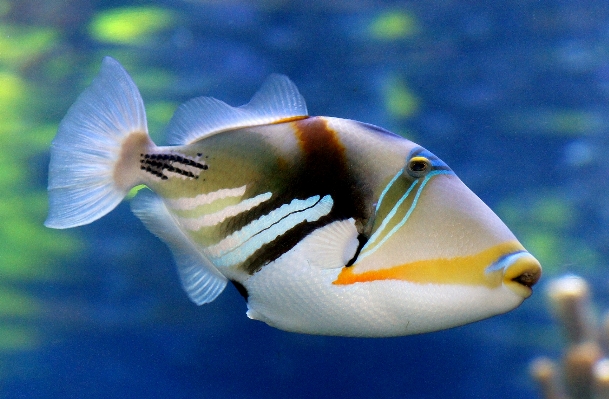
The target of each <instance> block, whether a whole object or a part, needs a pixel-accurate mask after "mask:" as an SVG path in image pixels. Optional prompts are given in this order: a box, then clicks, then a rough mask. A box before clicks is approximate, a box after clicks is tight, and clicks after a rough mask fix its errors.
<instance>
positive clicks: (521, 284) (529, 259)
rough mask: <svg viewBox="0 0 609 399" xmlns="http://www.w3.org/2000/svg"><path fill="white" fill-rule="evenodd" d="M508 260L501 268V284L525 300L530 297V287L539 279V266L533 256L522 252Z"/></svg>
mask: <svg viewBox="0 0 609 399" xmlns="http://www.w3.org/2000/svg"><path fill="white" fill-rule="evenodd" d="M509 258H511V259H509ZM509 258H508V259H506V260H507V262H506V265H505V267H504V268H503V284H504V285H505V286H506V287H508V288H509V289H510V290H512V291H513V292H514V293H515V294H517V295H520V296H522V297H523V298H524V299H526V298H528V297H529V296H531V294H532V293H533V290H532V287H533V286H534V285H535V284H536V283H537V281H539V278H540V277H541V265H540V264H539V261H538V260H537V259H536V258H535V257H534V256H533V255H531V254H530V253H528V252H524V251H523V252H518V253H516V254H513V255H511V256H509Z"/></svg>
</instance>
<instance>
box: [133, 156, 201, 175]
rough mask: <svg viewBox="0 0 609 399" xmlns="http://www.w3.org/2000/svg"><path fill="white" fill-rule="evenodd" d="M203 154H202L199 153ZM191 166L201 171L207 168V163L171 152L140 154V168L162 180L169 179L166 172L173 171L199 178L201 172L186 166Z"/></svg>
mask: <svg viewBox="0 0 609 399" xmlns="http://www.w3.org/2000/svg"><path fill="white" fill-rule="evenodd" d="M198 156H199V157H200V156H202V154H198ZM186 166H188V167H191V168H194V169H195V170H198V172H199V173H200V172H201V171H203V170H207V165H205V164H202V163H200V162H198V160H195V159H191V158H189V157H187V156H182V155H177V154H173V153H169V154H162V153H161V154H140V169H141V170H143V171H146V172H148V173H150V174H152V175H154V176H156V177H159V178H161V179H162V180H167V179H168V176H167V175H166V174H165V172H166V171H167V172H173V173H177V174H179V175H182V176H184V177H186V178H190V179H198V178H199V173H197V174H195V173H193V172H192V171H191V170H188V169H185V168H184V167H186Z"/></svg>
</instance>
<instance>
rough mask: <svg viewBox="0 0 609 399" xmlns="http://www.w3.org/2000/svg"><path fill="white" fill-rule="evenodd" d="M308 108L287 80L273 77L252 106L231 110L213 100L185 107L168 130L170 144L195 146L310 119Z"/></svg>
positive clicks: (221, 102)
mask: <svg viewBox="0 0 609 399" xmlns="http://www.w3.org/2000/svg"><path fill="white" fill-rule="evenodd" d="M307 115H308V112H307V105H306V103H305V100H304V98H303V97H302V96H301V95H300V93H299V92H298V89H297V88H296V86H295V85H294V83H292V81H291V80H290V79H288V77H287V76H284V75H279V74H273V75H271V76H269V77H268V78H267V79H266V81H265V82H264V83H263V85H262V87H261V88H260V90H258V92H257V93H256V94H255V95H254V96H253V97H252V99H251V100H250V102H249V103H247V104H245V105H242V106H241V107H231V106H230V105H228V104H226V103H225V102H223V101H220V100H217V99H215V98H211V97H198V98H194V99H192V100H190V101H187V102H186V103H184V104H182V105H181V106H180V107H179V108H178V109H177V111H176V113H175V115H174V116H173V118H172V119H171V121H170V122H169V126H168V127H167V141H168V143H169V144H172V145H173V144H176V145H183V144H191V143H193V142H195V141H198V140H200V139H202V138H204V137H208V136H211V135H213V134H217V133H220V132H223V131H227V130H232V129H237V128H242V127H249V126H258V125H264V124H270V123H274V122H277V121H281V120H284V119H290V118H297V117H306V116H307Z"/></svg>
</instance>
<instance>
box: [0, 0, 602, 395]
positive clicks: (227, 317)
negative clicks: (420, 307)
mask: <svg viewBox="0 0 609 399" xmlns="http://www.w3.org/2000/svg"><path fill="white" fill-rule="evenodd" d="M0 6H1V7H0V13H1V14H0V15H2V24H3V25H4V26H9V27H19V29H36V28H45V29H51V30H52V31H53V32H55V34H56V35H55V36H54V38H53V40H52V43H51V44H47V45H46V46H45V47H44V48H42V49H40V50H39V53H36V55H35V56H32V57H31V59H28V60H27V61H28V62H22V61H21V59H19V61H17V59H16V58H15V60H14V62H13V61H12V60H11V59H8V61H7V60H4V61H3V64H2V65H3V66H2V68H3V69H2V71H10V72H11V73H14V74H16V75H17V76H20V77H21V78H22V79H23V80H24V81H27V82H28V85H29V87H30V88H31V90H30V91H28V93H29V94H28V95H31V97H30V98H29V99H28V101H25V102H24V105H23V110H22V114H23V115H25V116H24V118H28V117H29V118H30V119H29V120H28V124H26V126H25V127H23V126H22V127H20V129H22V133H21V134H22V135H23V136H22V137H25V138H27V140H32V141H36V142H38V141H40V140H43V141H44V142H45V145H44V146H41V147H40V149H39V150H36V151H32V153H31V155H29V156H28V157H27V159H26V160H25V161H24V162H23V163H21V164H18V165H20V167H22V168H23V170H25V171H26V172H27V174H26V176H27V184H26V183H25V182H23V181H22V180H20V184H26V186H25V187H26V189H24V192H23V193H20V194H19V195H23V196H24V198H25V197H26V196H28V195H35V196H41V195H42V193H43V190H44V187H45V186H46V167H47V164H48V145H49V144H50V140H51V138H52V136H53V133H54V129H55V128H56V126H57V124H58V123H59V121H60V119H61V117H62V116H63V115H64V114H65V112H66V110H67V108H68V107H69V105H70V104H71V103H72V102H73V101H74V100H75V98H76V97H77V95H78V94H79V93H80V92H81V91H82V89H83V88H84V87H86V85H88V84H89V83H90V81H91V79H92V77H93V76H94V74H95V73H96V72H97V70H98V69H99V65H100V63H101V59H102V57H103V56H104V55H111V56H113V57H115V58H117V59H118V60H119V61H120V62H121V63H123V64H124V65H125V67H126V68H127V70H128V71H129V72H130V73H131V75H132V76H133V78H134V80H135V81H136V83H137V84H138V85H139V86H140V89H141V91H142V96H143V98H144V101H145V103H146V105H147V110H148V113H149V116H150V118H151V120H150V128H151V131H152V134H153V136H154V138H155V140H157V141H161V140H162V139H161V138H162V133H163V131H162V128H163V125H164V123H166V121H167V118H168V117H169V116H170V115H171V112H172V110H173V109H175V106H177V105H178V104H179V103H181V102H183V101H185V100H187V99H189V98H192V97H194V96H199V95H208V96H214V97H217V98H219V99H222V100H224V101H226V102H228V103H229V104H232V105H240V104H243V103H245V102H247V101H248V100H249V98H250V96H251V95H252V94H253V93H254V92H255V91H256V89H257V88H258V87H259V85H260V83H261V82H262V80H263V79H264V78H265V77H266V76H268V75H269V74H270V73H273V72H279V73H284V74H286V75H288V76H289V77H290V78H291V79H292V80H293V81H294V82H295V83H296V85H297V86H298V87H299V89H300V91H301V93H302V94H303V95H304V97H305V99H306V100H307V104H308V108H309V112H310V114H311V115H329V116H336V117H343V118H350V119H356V120H360V121H364V122H367V123H373V124H376V125H379V126H383V127H385V128H387V129H389V130H392V131H394V132H396V133H399V134H402V135H405V136H407V137H409V138H411V139H413V140H414V141H416V142H418V143H419V144H421V145H423V146H425V147H426V148H428V149H429V150H431V151H432V152H434V153H435V154H436V155H438V156H439V157H440V158H442V159H443V160H444V161H445V162H446V163H448V164H449V165H450V166H451V167H452V169H453V170H454V171H455V172H456V173H457V174H458V176H459V177H460V178H461V179H462V180H463V181H464V182H465V183H466V184H467V185H468V186H469V187H470V188H472V190H473V191H474V192H476V193H477V194H478V195H479V196H480V197H481V198H482V199H483V200H484V201H485V202H486V203H487V204H489V205H490V206H491V207H492V208H493V209H495V210H497V212H498V213H499V214H500V216H502V217H503V218H504V219H505V220H506V222H507V224H508V225H509V226H510V227H511V228H512V229H513V230H514V231H515V233H516V235H517V236H518V237H519V238H522V241H523V243H524V244H525V246H527V247H528V248H529V249H531V251H532V252H534V253H535V254H536V255H538V256H539V258H540V259H541V260H542V262H544V267H545V271H546V275H545V276H544V278H545V279H547V278H549V277H551V276H556V275H559V274H561V273H564V272H568V271H571V272H577V273H579V274H582V275H583V276H585V277H586V278H588V279H589V281H590V282H591V284H592V286H593V290H594V292H595V295H596V297H597V298H600V300H601V304H600V305H599V306H600V307H602V301H603V300H604V301H605V302H606V299H607V296H608V295H607V292H608V291H609V285H608V284H607V282H608V281H607V277H606V272H605V270H606V266H605V265H606V264H607V263H608V262H607V260H608V255H609V254H608V251H607V248H608V246H607V243H608V242H609V236H608V234H607V227H606V226H607V221H608V218H609V208H608V207H607V203H608V202H607V197H608V196H607V193H608V185H609V163H608V162H607V157H606V154H607V149H608V148H609V139H608V137H609V136H608V128H609V118H608V116H607V115H608V113H607V110H608V104H609V101H608V97H609V57H608V55H609V3H608V2H606V1H596V0H566V1H547V0H546V1H544V0H542V1H520V0H510V1H503V2H492V1H491V2H489V1H450V0H449V1H446V0H441V1H440V0H431V1H425V2H418V1H395V2H392V1H386V2H381V1H368V0H354V1H344V2H340V1H332V0H307V1H280V0H276V1H272V0H269V1H261V2H253V1H251V2H250V1H230V0H229V1H223V2H221V1H158V2H145V1H134V2H128V1H127V2H124V1H110V2H102V1H84V0H69V1H53V0H48V1H45V2H43V3H41V2H39V1H36V0H19V1H16V0H15V1H12V2H11V1H8V2H0ZM126 6H130V7H131V6H135V7H143V8H142V10H146V9H147V8H146V7H157V8H159V9H161V10H164V11H166V12H170V14H168V15H171V22H170V23H168V24H167V25H166V26H160V27H158V29H156V30H152V31H151V32H149V33H146V34H143V36H142V37H140V38H139V39H138V40H131V41H130V40H126V41H123V42H120V41H116V40H115V41H113V40H112V39H107V40H106V39H104V38H103V37H99V36H96V34H95V33H92V30H91V29H92V28H91V27H92V24H93V23H94V21H96V20H97V19H96V18H100V15H104V13H107V12H109V10H114V9H120V8H121V7H126ZM168 18H169V17H168ZM391 18H394V19H391ZM392 24H394V25H392ZM161 25H162V24H161ZM392 27H393V28H392ZM5 36H6V37H5V38H4V39H5V40H10V37H9V36H10V34H9V33H5ZM135 36H137V35H135ZM0 42H2V41H1V40H0ZM0 44H1V43H0ZM0 50H2V47H1V46H0ZM0 58H2V55H1V54H0ZM1 91H2V89H1V88H0V92H1ZM0 94H1V93H0ZM31 104H34V105H33V106H32V105H31ZM29 106H32V107H33V108H34V110H33V111H32V110H30V109H29V108H28V107H29ZM32 115H34V116H35V117H33V116H32ZM32 118H34V119H32ZM0 123H2V122H0ZM38 125H40V126H46V127H48V129H46V130H45V131H46V133H45V134H46V135H44V136H36V137H35V135H40V134H42V133H40V129H37V128H36V126H38ZM41 137H42V139H41ZM27 140H25V141H24V143H23V148H24V149H25V148H28V143H27ZM11 151H19V150H18V149H17V150H11ZM24 151H25V150H24ZM3 156H4V157H6V158H10V156H11V154H5V155H3ZM381 156H382V154H379V157H381ZM3 159H4V158H3ZM3 165H4V164H3ZM11 165H12V164H11ZM15 187H17V186H15ZM19 187H22V186H19ZM35 218H36V221H37V223H38V225H41V224H42V222H43V220H44V213H39V214H36V216H35ZM5 228H6V226H5ZM6 231H8V232H9V233H10V230H6ZM5 234H8V233H5ZM47 237H48V240H49V242H50V243H53V242H55V243H57V245H60V244H59V243H60V241H59V238H56V237H61V239H62V240H63V239H66V238H65V237H68V238H70V239H74V240H78V242H79V244H78V245H77V246H76V247H75V248H77V249H75V250H73V251H68V252H69V253H65V254H63V255H61V256H60V255H53V256H51V255H49V257H48V258H46V259H45V258H40V259H39V260H38V261H39V262H40V263H41V264H42V263H44V264H47V265H51V266H49V267H51V268H54V269H53V270H56V271H57V273H56V275H55V277H54V278H48V279H47V278H44V279H40V278H37V277H36V276H35V273H33V274H32V277H30V278H25V277H24V278H11V277H10V276H9V277H3V276H2V275H1V274H0V281H2V280H4V281H2V283H1V284H0V286H1V287H5V288H6V289H10V290H11V292H14V291H17V292H20V293H22V294H23V296H24V298H26V299H24V301H26V302H27V301H32V302H35V303H36V304H37V307H36V309H37V310H36V311H34V312H33V313H31V314H29V315H27V316H23V315H20V314H19V312H18V311H13V312H12V313H11V312H5V313H3V312H2V310H1V309H2V306H3V305H2V304H1V303H0V327H2V326H5V327H7V328H8V329H9V330H10V329H12V328H13V327H15V326H16V327H15V328H17V331H24V332H27V333H31V334H32V336H34V337H35V339H32V340H29V341H28V340H26V341H25V343H23V345H13V346H10V345H9V346H8V347H7V348H4V349H3V348H2V346H1V345H0V395H1V396H3V397H6V398H62V399H65V398H90V399H94V398H113V397H115V398H119V397H122V398H127V397H132V398H189V399H190V398H252V399H254V398H286V397H289V398H294V399H297V398H343V397H344V398H350V399H359V398H396V399H397V398H417V399H423V398H464V399H465V398H489V397H493V398H496V399H499V398H525V397H528V398H536V397H538V396H537V395H538V394H537V392H536V390H535V386H534V384H533V383H532V382H531V381H530V378H529V376H528V370H527V368H528V362H529V361H530V359H531V358H533V357H534V356H536V355H539V354H547V355H550V356H553V357H558V356H559V354H560V350H561V342H562V338H561V336H560V331H558V330H557V329H556V328H555V326H554V323H553V321H552V319H551V316H550V315H549V314H548V312H547V306H546V303H545V299H544V293H543V282H542V283H541V284H540V287H539V288H538V289H536V292H535V293H534V295H533V296H532V297H531V298H530V299H528V300H527V301H525V303H524V304H523V305H522V306H521V307H520V308H518V309H517V310H515V311H513V312H510V313H509V314H506V315H502V316H498V317H494V318H492V319H489V320H485V321H482V322H478V323H474V324H472V325H468V326H464V327H459V328H455V329H452V330H449V331H442V332H438V333H432V334H426V335H419V336H411V337H401V338H391V339H349V338H336V337H318V336H307V335H300V334H293V333H287V332H283V331H279V330H276V329H273V328H271V327H268V326H266V325H265V324H263V323H260V322H256V321H251V320H249V319H248V318H247V317H246V316H245V311H246V306H245V303H244V301H243V299H242V298H241V297H240V296H239V294H238V293H237V291H236V290H235V289H234V288H233V287H232V286H229V287H227V289H226V290H225V292H224V293H223V294H222V295H221V296H220V297H219V298H218V299H217V300H216V301H214V302H213V303H211V304H209V305H205V306H202V307H196V306H194V305H193V304H191V303H190V302H189V300H188V298H187V297H186V295H185V294H184V293H183V292H182V290H181V288H180V285H179V281H178V278H177V275H176V273H175V270H174V267H173V261H172V259H171V254H170V253H169V251H168V250H167V248H166V247H165V246H164V245H163V244H162V243H161V242H160V241H159V240H158V239H156V238H155V237H153V236H152V235H151V234H149V233H148V232H147V231H146V230H145V229H144V228H143V226H142V225H141V223H140V222H139V221H138V220H137V219H136V218H135V217H134V216H133V215H132V214H131V212H130V211H129V205H128V204H127V203H123V204H121V205H120V206H119V207H118V208H117V209H116V210H115V211H113V212H112V213H111V214H109V215H108V216H106V217H104V218H103V219H101V220H99V221H96V222H94V223H92V224H91V225H88V226H84V227H81V228H77V229H74V230H73V231H70V232H68V233H66V232H55V231H52V232H51V233H49V234H48V235H47ZM24 240H26V241H27V237H25V238H24ZM55 240H57V241H55ZM28 245H31V246H32V247H35V246H37V245H40V243H39V242H30V243H28ZM4 250H5V251H10V248H5V249H4ZM19 250H20V251H24V250H23V249H19ZM536 251H537V252H536ZM7 253H8V252H7ZM23 255H24V259H25V258H27V256H25V253H24V254H23ZM28 266H29V267H32V265H31V264H29V265H28ZM34 266H35V265H34ZM34 269H35V267H34ZM45 270H46V269H45ZM13 330H14V329H13ZM13 330H11V331H13ZM1 342H2V339H0V343H1Z"/></svg>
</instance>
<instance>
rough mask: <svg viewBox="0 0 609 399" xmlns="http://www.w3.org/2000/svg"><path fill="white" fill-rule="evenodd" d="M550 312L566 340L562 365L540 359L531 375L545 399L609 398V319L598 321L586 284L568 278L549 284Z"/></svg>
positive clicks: (574, 278)
mask: <svg viewBox="0 0 609 399" xmlns="http://www.w3.org/2000/svg"><path fill="white" fill-rule="evenodd" d="M547 296H548V299H549V301H550V304H551V310H552V313H553V314H554V316H555V318H556V319H557V320H558V323H559V324H560V326H561V327H562V330H563V333H564V335H565V338H566V345H565V350H564V353H563V357H562V360H561V361H560V362H557V361H554V360H552V359H550V358H548V357H545V356H544V357H538V358H536V359H534V360H533V361H532V362H531V364H530V369H529V371H530V374H531V376H532V377H533V379H534V380H535V381H536V382H537V384H538V386H539V389H540V391H541V394H542V397H543V398H545V399H603V398H609V359H608V358H607V357H606V354H605V351H604V350H603V346H606V344H607V342H608V341H607V338H609V334H608V332H609V329H608V328H607V327H609V317H605V321H604V323H602V324H603V326H602V328H601V327H599V326H598V323H597V321H596V318H595V315H594V312H593V309H592V304H591V301H590V289H589V287H588V284H587V282H586V281H585V280H584V279H583V278H581V277H578V276H575V275H567V276H564V277H560V278H557V279H554V280H552V281H551V282H550V283H549V284H548V289H547ZM608 316H609V313H608Z"/></svg>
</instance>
